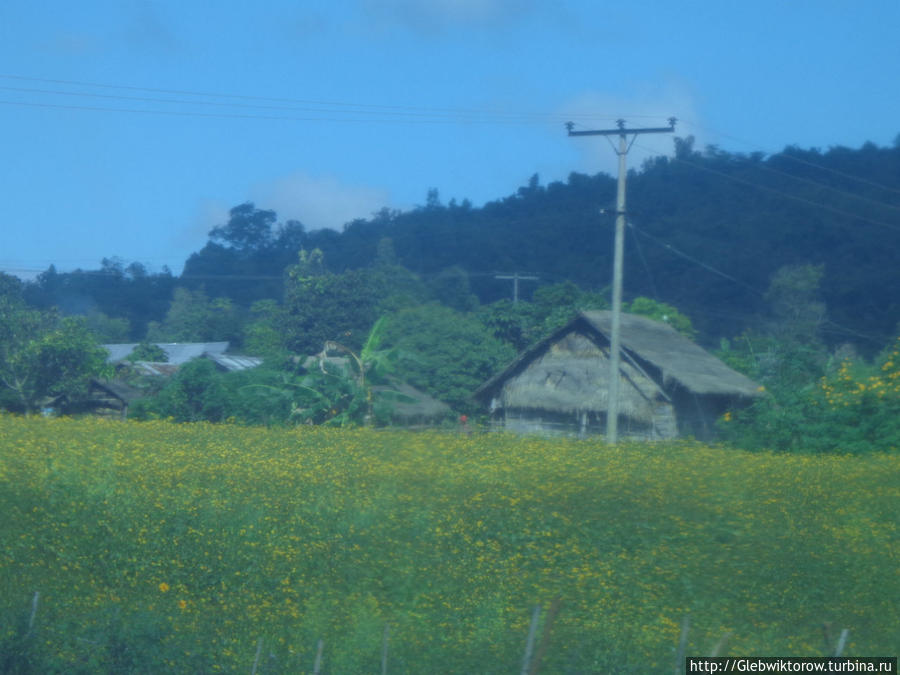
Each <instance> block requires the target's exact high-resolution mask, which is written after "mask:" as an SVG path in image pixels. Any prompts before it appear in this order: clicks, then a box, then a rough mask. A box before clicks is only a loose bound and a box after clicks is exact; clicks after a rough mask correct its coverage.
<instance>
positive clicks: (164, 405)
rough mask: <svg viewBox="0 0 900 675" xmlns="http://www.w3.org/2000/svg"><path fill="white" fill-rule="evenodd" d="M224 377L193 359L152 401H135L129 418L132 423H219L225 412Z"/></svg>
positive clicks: (203, 361) (209, 363)
mask: <svg viewBox="0 0 900 675" xmlns="http://www.w3.org/2000/svg"><path fill="white" fill-rule="evenodd" d="M224 377H225V375H223V374H222V373H219V372H218V371H217V370H216V366H215V364H214V363H213V362H212V361H210V360H208V359H194V360H193V361H189V362H187V363H186V364H184V365H183V366H181V367H180V368H179V369H178V372H177V373H175V375H173V376H172V379H171V380H169V382H167V383H166V385H165V386H164V387H163V388H162V389H161V390H160V392H159V393H158V394H157V395H156V396H155V397H153V398H150V399H140V400H138V401H135V403H134V404H133V405H132V409H131V414H132V416H133V417H134V418H136V419H147V418H154V417H156V418H167V417H171V418H172V419H174V420H175V421H176V422H201V421H207V422H221V421H222V420H224V419H225V418H226V417H227V416H228V408H229V398H228V395H227V391H226V388H225V384H224V381H223V380H224Z"/></svg>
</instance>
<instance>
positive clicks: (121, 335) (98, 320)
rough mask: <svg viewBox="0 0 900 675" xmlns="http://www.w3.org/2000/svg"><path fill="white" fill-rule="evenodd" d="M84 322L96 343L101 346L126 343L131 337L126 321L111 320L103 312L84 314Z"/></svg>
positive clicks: (129, 327)
mask: <svg viewBox="0 0 900 675" xmlns="http://www.w3.org/2000/svg"><path fill="white" fill-rule="evenodd" d="M84 320H85V322H86V324H87V328H88V330H89V331H90V332H91V334H92V335H93V336H94V338H95V339H96V340H97V342H100V343H103V344H110V343H121V342H128V340H129V337H130V336H131V326H130V324H129V322H128V319H125V318H113V317H109V316H106V314H104V313H103V312H97V311H93V312H88V313H87V314H85V316H84Z"/></svg>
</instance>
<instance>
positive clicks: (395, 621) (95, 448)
mask: <svg viewBox="0 0 900 675" xmlns="http://www.w3.org/2000/svg"><path fill="white" fill-rule="evenodd" d="M0 512H2V513H3V514H4V517H3V518H2V519H0V584H2V589H3V593H2V594H0V603H2V605H0V620H2V623H0V671H3V672H41V673H53V672H66V673H79V672H83V673H94V672H172V671H176V672H192V673H201V672H233V671H237V672H249V671H250V670H251V667H253V664H254V660H255V658H256V655H257V649H258V647H259V646H260V645H261V648H260V649H259V652H258V653H259V657H258V661H257V666H256V667H257V672H259V673H282V672H284V673H287V672H309V671H311V669H312V664H313V661H314V659H315V653H316V644H317V641H318V640H319V639H322V640H323V641H324V651H323V657H324V660H323V668H322V672H323V673H363V672H379V668H380V665H381V654H382V637H383V634H384V633H383V631H384V626H385V624H388V625H389V626H390V632H389V672H390V673H426V672H427V673H463V672H478V673H512V672H517V671H518V669H519V668H520V664H521V659H522V654H523V651H524V645H525V640H526V634H527V632H528V625H529V620H530V616H531V610H532V608H533V607H534V605H535V604H538V603H540V604H541V605H542V606H544V607H545V608H546V607H547V606H548V605H549V604H550V602H551V601H552V600H553V598H556V597H559V598H560V599H561V605H560V611H559V614H558V618H557V620H556V622H555V624H554V626H553V633H552V639H551V642H550V646H549V650H548V652H547V656H546V661H545V670H546V672H554V673H568V672H571V673H575V672H581V673H583V672H619V673H662V672H669V673H670V672H672V668H673V665H674V661H673V659H674V651H675V647H676V645H677V643H678V636H679V630H680V625H681V622H682V620H683V618H684V617H685V616H686V615H690V617H691V625H692V631H691V633H690V638H689V645H688V650H687V651H688V654H708V653H709V652H710V651H711V650H712V649H713V645H715V644H716V643H717V642H718V641H719V640H720V639H721V638H722V637H723V636H724V635H726V634H730V635H731V637H730V638H729V639H728V641H727V644H726V646H725V649H724V652H723V653H728V654H744V655H746V654H756V655H765V654H768V655H785V654H790V655H798V656H799V655H823V654H827V653H828V652H829V651H830V650H831V649H833V644H825V640H824V638H823V624H826V623H827V624H829V625H830V626H831V627H832V628H831V629H830V630H831V631H832V636H835V635H836V634H837V632H838V631H840V629H844V628H846V629H849V631H850V633H849V643H848V646H847V648H846V650H845V653H846V654H848V655H874V654H896V653H897V652H898V651H900V641H898V634H897V626H898V625H900V613H898V612H900V610H898V605H897V603H896V598H897V597H900V577H898V575H897V560H898V556H900V529H898V521H897V513H898V512H900V457H898V456H897V455H896V454H894V455H885V454H881V453H871V454H867V455H864V456H841V455H822V456H814V455H809V454H803V455H774V454H770V453H766V452H760V453H753V454H751V453H745V452H742V451H737V450H726V449H722V448H718V447H708V446H703V445H700V444H697V443H688V442H682V443H656V444H623V445H620V446H617V447H614V448H611V447H608V446H605V445H604V444H602V443H600V442H599V441H590V442H586V441H582V442H576V441H561V440H555V441H549V440H539V439H534V438H530V439H523V438H514V437H509V436H503V435H489V436H483V435H477V434H476V435H471V436H466V435H450V434H436V433H427V434H412V433H400V432H388V431H383V432H378V431H372V430H339V429H327V428H321V427H300V428H297V429H293V430H288V429H269V430H267V429H263V428H248V427H237V426H233V425H210V424H205V423H198V424H193V425H178V424H172V423H168V422H164V421H159V422H147V423H133V422H131V423H120V422H104V421H99V420H94V419H81V420H74V419H62V418H61V419H42V418H39V417H37V418H34V417H33V418H29V419H25V418H19V417H11V416H0ZM36 593H38V594H39V595H35V594H36ZM35 603H36V604H35Z"/></svg>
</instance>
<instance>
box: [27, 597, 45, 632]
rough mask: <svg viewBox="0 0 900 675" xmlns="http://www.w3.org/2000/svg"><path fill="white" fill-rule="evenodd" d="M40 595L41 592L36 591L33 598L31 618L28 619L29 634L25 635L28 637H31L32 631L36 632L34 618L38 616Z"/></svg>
mask: <svg viewBox="0 0 900 675" xmlns="http://www.w3.org/2000/svg"><path fill="white" fill-rule="evenodd" d="M40 595H41V593H40V591H35V592H34V597H33V598H31V616H29V617H28V632H27V633H25V635H26V636H28V635H31V631H32V630H34V617H35V616H37V606H38V598H39V597H40Z"/></svg>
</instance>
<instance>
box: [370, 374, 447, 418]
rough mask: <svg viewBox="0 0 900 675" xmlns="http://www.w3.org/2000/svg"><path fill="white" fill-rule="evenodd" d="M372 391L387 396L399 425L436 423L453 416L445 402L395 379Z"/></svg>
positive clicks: (393, 416) (393, 415)
mask: <svg viewBox="0 0 900 675" xmlns="http://www.w3.org/2000/svg"><path fill="white" fill-rule="evenodd" d="M372 390H373V391H375V392H379V393H382V394H386V395H387V398H388V400H389V401H390V405H391V419H392V420H393V421H395V422H397V423H399V424H416V423H421V424H424V423H428V422H436V421H439V420H442V419H444V418H447V417H449V416H450V415H452V414H453V411H452V410H451V408H450V406H449V405H447V404H446V403H444V402H443V401H438V400H437V399H436V398H434V397H433V396H429V395H428V394H426V393H425V392H424V391H421V390H419V389H416V388H415V387H413V386H412V385H410V384H407V383H406V382H401V381H400V380H397V379H394V378H389V383H388V384H386V385H375V386H373V387H372Z"/></svg>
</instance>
